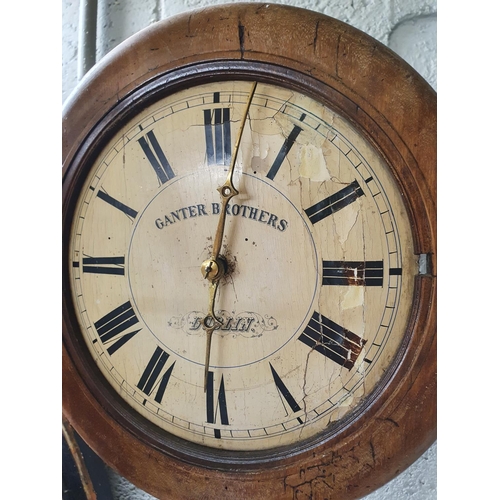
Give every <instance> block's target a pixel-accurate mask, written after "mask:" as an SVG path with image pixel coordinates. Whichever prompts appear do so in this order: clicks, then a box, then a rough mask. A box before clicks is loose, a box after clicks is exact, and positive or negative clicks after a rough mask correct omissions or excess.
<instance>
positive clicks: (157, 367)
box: [137, 347, 175, 405]
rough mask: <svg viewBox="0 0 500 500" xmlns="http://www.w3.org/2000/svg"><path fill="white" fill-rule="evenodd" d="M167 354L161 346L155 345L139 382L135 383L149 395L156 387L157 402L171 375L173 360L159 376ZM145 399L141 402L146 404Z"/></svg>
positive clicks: (159, 400) (160, 400) (163, 392)
mask: <svg viewBox="0 0 500 500" xmlns="http://www.w3.org/2000/svg"><path fill="white" fill-rule="evenodd" d="M168 358H169V355H168V354H167V353H166V352H165V351H164V350H163V349H162V348H161V347H157V348H156V350H155V352H154V353H153V355H152V356H151V359H150V360H149V363H148V364H147V366H146V368H145V370H144V372H143V374H142V376H141V378H140V380H139V382H138V383H137V388H138V389H139V390H141V391H142V392H144V394H146V395H147V396H151V394H153V391H154V390H155V389H156V388H158V389H157V391H156V395H155V401H156V402H157V403H160V404H161V402H162V399H163V396H164V394H165V389H166V388H167V384H168V381H169V380H170V375H172V370H173V369H174V365H175V361H174V362H173V363H172V364H171V365H170V367H169V368H168V370H167V371H166V372H165V373H164V374H163V375H162V376H161V377H160V373H161V372H162V370H163V368H164V366H165V363H166V362H167V360H168ZM146 401H147V400H146V399H145V400H144V401H143V402H142V404H143V405H144V404H146Z"/></svg>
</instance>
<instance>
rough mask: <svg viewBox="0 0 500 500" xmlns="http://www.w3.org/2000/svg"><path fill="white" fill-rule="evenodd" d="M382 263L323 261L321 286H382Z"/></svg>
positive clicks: (368, 261)
mask: <svg viewBox="0 0 500 500" xmlns="http://www.w3.org/2000/svg"><path fill="white" fill-rule="evenodd" d="M383 277H384V263H383V261H381V260H366V261H349V260H324V261H323V285H341V286H344V285H348V286H382V285H383Z"/></svg>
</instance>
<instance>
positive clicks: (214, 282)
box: [201, 82, 257, 392]
mask: <svg viewBox="0 0 500 500" xmlns="http://www.w3.org/2000/svg"><path fill="white" fill-rule="evenodd" d="M256 87H257V82H254V83H253V85H252V88H251V90H250V95H249V96H248V101H247V105H246V108H245V112H244V114H243V118H242V122H241V127H240V130H239V133H238V136H237V137H236V142H235V144H234V150H233V155H232V157H231V164H230V166H229V171H228V173H227V178H226V181H225V182H224V184H222V186H220V187H218V188H217V191H219V193H220V196H221V209H220V216H219V222H218V224H217V230H216V232H215V238H214V246H213V249H212V255H211V256H210V258H209V259H207V260H205V261H204V262H203V263H202V265H201V273H202V275H203V277H204V278H205V279H208V280H209V281H210V286H209V289H208V292H209V302H208V313H207V315H206V316H205V317H204V318H203V321H202V322H201V324H202V327H203V329H204V330H205V332H206V334H207V346H206V353H205V383H204V388H205V392H206V390H207V379H208V368H209V365H210V348H211V344H212V334H213V332H214V330H215V329H216V328H217V327H220V326H222V322H221V321H219V319H218V318H216V317H215V312H214V305H215V296H216V294H217V289H218V287H219V281H220V279H221V278H222V276H224V275H225V274H226V262H225V260H224V259H223V258H222V257H221V256H220V251H221V248H222V239H223V236H224V227H225V225H226V207H227V204H228V203H229V201H230V200H231V198H233V196H236V195H237V194H239V191H238V190H237V189H236V188H235V187H234V184H233V173H234V167H235V165H236V157H237V155H238V151H239V148H240V142H241V137H242V136H243V130H244V128H245V124H246V120H247V116H248V112H249V110H250V105H251V103H252V99H253V96H254V94H255V89H256Z"/></svg>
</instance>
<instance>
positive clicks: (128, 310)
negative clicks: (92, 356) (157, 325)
mask: <svg viewBox="0 0 500 500" xmlns="http://www.w3.org/2000/svg"><path fill="white" fill-rule="evenodd" d="M138 322H139V320H138V319H137V316H136V315H135V312H134V310H133V309H132V304H131V303H130V301H128V302H125V304H122V305H121V306H119V307H117V308H116V309H113V310H112V311H111V312H110V313H108V314H106V315H105V316H103V317H102V318H101V319H100V320H99V321H97V322H96V323H94V326H95V328H96V330H97V333H98V335H99V338H100V339H101V342H102V343H103V344H109V343H111V346H110V347H108V354H109V355H110V356H111V354H113V353H114V352H116V351H117V350H118V349H119V348H120V347H121V346H123V345H124V344H125V343H126V342H128V341H129V340H130V339H131V338H132V337H133V336H134V335H136V334H137V333H138V332H140V329H139V330H135V331H133V332H130V333H127V334H125V335H123V336H121V337H119V335H120V334H121V333H123V332H124V331H125V330H127V329H128V328H130V327H131V326H133V325H135V324H136V323H138Z"/></svg>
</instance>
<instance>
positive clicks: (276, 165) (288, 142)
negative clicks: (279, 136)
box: [267, 114, 306, 180]
mask: <svg viewBox="0 0 500 500" xmlns="http://www.w3.org/2000/svg"><path fill="white" fill-rule="evenodd" d="M305 117H306V115H305V114H303V115H302V116H301V117H300V121H304V118H305ZM301 132H302V129H301V128H300V127H299V126H298V125H295V126H294V127H293V130H292V131H291V132H290V135H289V136H288V137H287V138H286V139H285V142H284V143H283V146H281V149H280V150H279V153H278V155H277V156H276V158H275V160H274V162H273V164H272V165H271V168H270V169H269V172H268V173H267V178H268V179H271V180H273V179H274V177H275V176H276V174H277V173H278V170H279V169H280V167H281V165H282V164H283V162H284V161H285V158H286V155H287V154H288V152H289V151H290V149H291V148H292V146H293V143H294V142H295V141H296V140H297V137H298V135H299V134H300V133H301Z"/></svg>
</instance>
